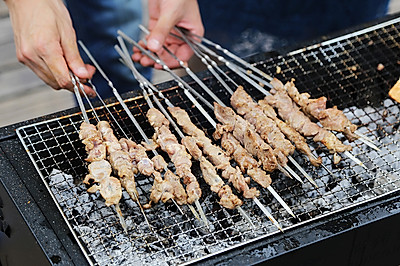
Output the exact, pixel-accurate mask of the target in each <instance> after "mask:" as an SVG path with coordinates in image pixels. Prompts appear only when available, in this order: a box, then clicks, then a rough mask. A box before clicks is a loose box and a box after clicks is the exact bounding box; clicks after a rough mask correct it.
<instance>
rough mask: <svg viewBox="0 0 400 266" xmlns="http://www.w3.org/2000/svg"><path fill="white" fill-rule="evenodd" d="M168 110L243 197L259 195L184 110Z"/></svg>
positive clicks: (172, 108) (174, 108)
mask: <svg viewBox="0 0 400 266" xmlns="http://www.w3.org/2000/svg"><path fill="white" fill-rule="evenodd" d="M168 110H169V112H170V113H171V115H172V116H173V117H174V118H175V120H176V121H177V123H178V124H179V125H180V126H181V127H182V129H183V131H184V132H185V133H186V134H188V135H189V136H191V137H193V138H194V139H195V142H196V144H197V145H198V146H200V147H201V148H202V150H203V153H204V154H205V155H206V156H207V157H208V158H209V160H210V161H211V162H212V163H213V165H215V167H216V168H217V169H220V170H222V177H224V178H225V179H227V180H229V182H231V183H232V185H233V186H234V187H235V188H236V189H237V190H238V191H239V192H240V193H243V196H244V197H245V198H248V199H252V198H254V197H257V196H259V193H260V192H259V191H258V190H257V189H255V188H251V189H250V188H249V187H248V185H247V184H248V183H249V182H250V180H249V179H248V178H247V179H246V178H245V177H244V176H243V175H242V173H241V171H240V169H239V168H238V167H236V168H234V167H232V166H231V164H230V158H229V157H228V156H226V155H225V153H224V151H223V150H222V149H221V148H220V147H218V146H216V145H214V144H213V143H212V142H211V140H210V139H209V138H207V137H206V135H205V134H204V132H203V131H202V130H200V129H199V128H197V127H196V126H195V125H194V124H193V123H192V122H191V120H190V118H189V115H188V114H187V113H186V111H184V110H183V109H181V108H179V107H168ZM160 114H161V113H160ZM161 115H162V114H161ZM189 149H190V148H189Z"/></svg>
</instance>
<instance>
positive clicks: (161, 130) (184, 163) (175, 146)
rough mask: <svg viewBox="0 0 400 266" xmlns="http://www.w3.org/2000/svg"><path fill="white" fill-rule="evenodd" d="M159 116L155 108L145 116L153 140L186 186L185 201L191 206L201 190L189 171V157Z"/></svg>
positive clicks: (164, 119)
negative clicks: (153, 132)
mask: <svg viewBox="0 0 400 266" xmlns="http://www.w3.org/2000/svg"><path fill="white" fill-rule="evenodd" d="M160 114H161V113H160V111H158V110H157V109H155V108H150V109H149V110H148V112H147V114H146V116H147V119H148V120H149V122H150V125H151V126H152V127H153V128H154V130H155V134H154V136H153V139H154V140H155V142H156V143H157V144H158V145H160V147H161V149H162V150H163V151H165V152H166V153H167V154H168V156H169V157H170V159H171V161H172V162H173V163H174V164H175V168H176V173H177V174H178V176H179V177H181V178H182V179H183V182H184V183H185V185H186V192H187V194H188V198H187V201H188V203H189V204H192V203H194V202H195V201H196V200H199V199H200V197H201V189H200V185H199V183H198V182H197V179H196V177H195V176H194V175H193V174H192V172H191V170H190V168H191V166H192V162H191V160H190V159H191V156H190V155H189V154H188V153H187V152H186V149H185V146H183V145H181V144H179V142H178V140H177V139H176V137H175V135H174V134H172V133H171V131H170V130H169V121H168V120H167V119H166V118H165V117H164V116H163V115H162V114H161V116H160Z"/></svg>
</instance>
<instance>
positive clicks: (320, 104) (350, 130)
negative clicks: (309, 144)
mask: <svg viewBox="0 0 400 266" xmlns="http://www.w3.org/2000/svg"><path fill="white" fill-rule="evenodd" d="M284 88H285V90H286V92H287V94H288V95H289V96H290V97H291V98H292V100H293V101H294V102H295V103H297V104H298V105H299V106H300V107H301V110H302V111H303V112H304V113H305V114H306V115H308V116H310V117H312V118H314V119H317V120H318V121H319V122H321V124H322V126H323V127H324V128H326V129H328V130H334V131H337V132H343V134H344V135H345V136H346V137H347V139H348V140H349V141H354V140H356V139H358V138H359V137H358V136H357V135H356V134H355V133H354V132H355V131H356V129H357V126H356V125H354V124H353V123H351V122H350V120H349V119H348V118H347V117H346V116H345V114H344V113H343V111H341V110H339V109H337V107H336V106H334V107H333V108H326V101H327V99H326V97H325V96H322V97H320V98H318V99H311V98H310V97H311V96H310V94H308V93H299V91H298V90H297V88H296V86H295V85H294V82H293V80H291V81H290V82H287V83H286V84H285V86H284Z"/></svg>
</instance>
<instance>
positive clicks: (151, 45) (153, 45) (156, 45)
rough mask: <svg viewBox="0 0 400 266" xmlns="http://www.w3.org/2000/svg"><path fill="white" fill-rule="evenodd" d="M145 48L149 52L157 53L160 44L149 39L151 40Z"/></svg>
mask: <svg viewBox="0 0 400 266" xmlns="http://www.w3.org/2000/svg"><path fill="white" fill-rule="evenodd" d="M147 47H148V48H149V49H150V50H153V51H158V50H159V49H160V48H161V44H160V42H159V41H158V40H156V39H151V40H149V41H148V42H147Z"/></svg>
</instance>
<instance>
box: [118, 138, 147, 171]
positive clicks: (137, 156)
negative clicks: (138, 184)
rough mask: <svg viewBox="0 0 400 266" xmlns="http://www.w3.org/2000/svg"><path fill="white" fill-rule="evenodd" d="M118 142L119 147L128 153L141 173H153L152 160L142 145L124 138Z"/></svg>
mask: <svg viewBox="0 0 400 266" xmlns="http://www.w3.org/2000/svg"><path fill="white" fill-rule="evenodd" d="M119 143H120V144H121V148H122V149H123V150H124V151H126V152H127V153H128V154H129V157H130V159H131V160H132V161H133V163H134V164H135V165H136V167H137V169H138V170H139V172H140V173H141V174H143V175H146V176H150V175H151V174H153V172H154V165H153V162H152V161H151V160H150V159H149V157H148V156H147V153H146V149H145V148H144V147H143V146H142V145H140V144H137V143H135V142H134V141H132V140H130V139H125V138H122V139H120V140H119Z"/></svg>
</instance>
